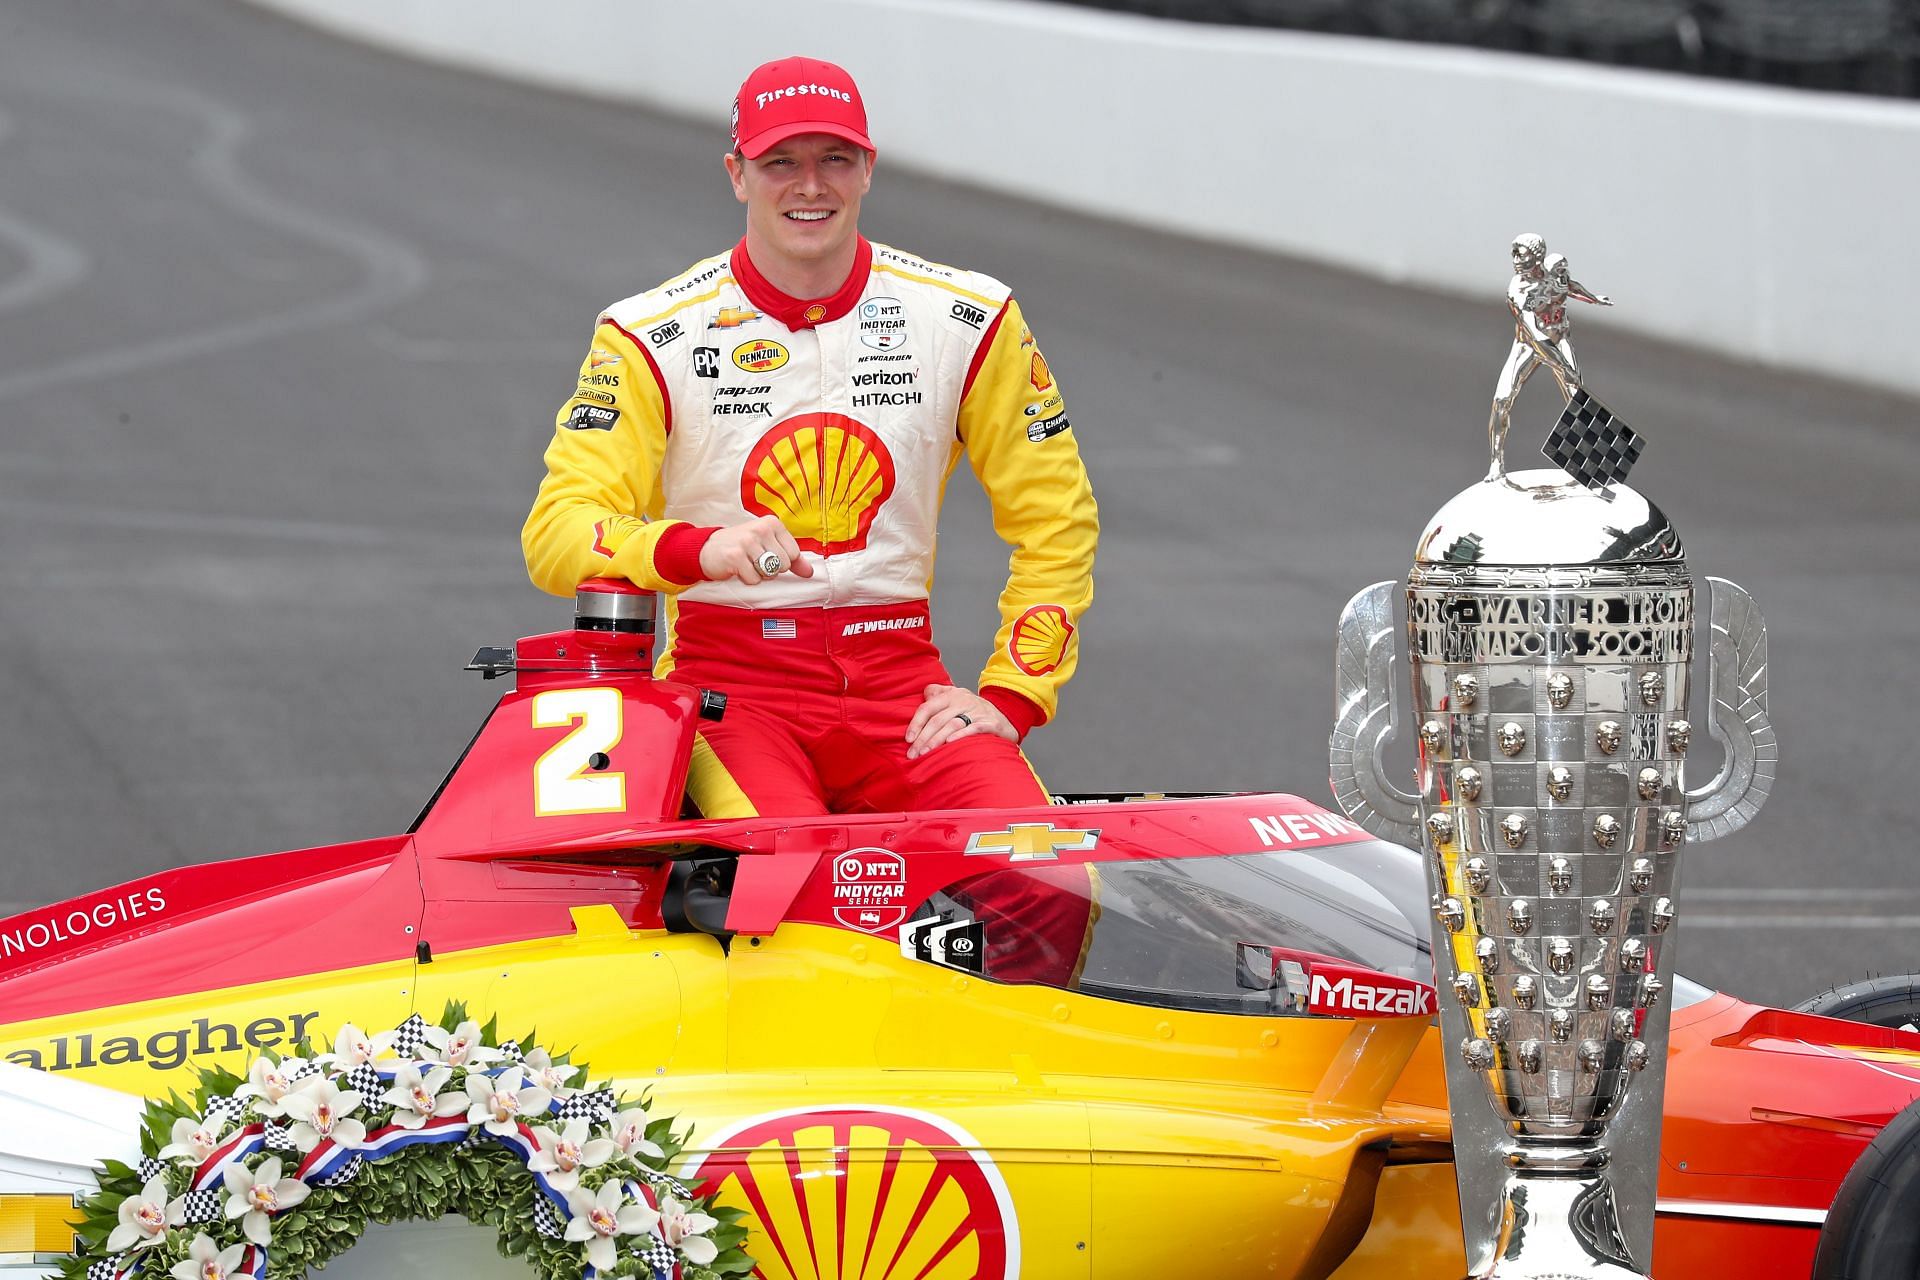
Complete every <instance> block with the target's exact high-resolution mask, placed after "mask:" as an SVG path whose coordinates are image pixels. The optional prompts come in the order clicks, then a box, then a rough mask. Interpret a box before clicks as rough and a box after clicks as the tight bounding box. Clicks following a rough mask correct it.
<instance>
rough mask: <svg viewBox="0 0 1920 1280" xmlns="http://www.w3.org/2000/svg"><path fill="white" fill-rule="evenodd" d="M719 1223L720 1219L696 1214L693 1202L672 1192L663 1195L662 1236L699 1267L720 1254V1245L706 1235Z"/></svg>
mask: <svg viewBox="0 0 1920 1280" xmlns="http://www.w3.org/2000/svg"><path fill="white" fill-rule="evenodd" d="M719 1225H720V1220H719V1219H718V1218H715V1217H713V1216H711V1215H710V1214H705V1213H696V1212H694V1209H693V1206H692V1205H689V1204H683V1203H682V1202H680V1201H678V1200H676V1199H674V1198H673V1197H672V1196H669V1195H663V1196H661V1197H660V1234H661V1236H662V1237H664V1238H665V1240H666V1242H667V1243H668V1244H670V1245H672V1246H673V1247H674V1248H676V1249H678V1250H679V1251H680V1252H681V1254H682V1255H683V1256H685V1258H686V1260H687V1261H688V1262H691V1263H692V1264H693V1265H694V1266H696V1267H704V1266H706V1265H707V1264H708V1263H709V1262H712V1261H713V1260H714V1259H715V1258H717V1257H719V1256H720V1246H719V1245H717V1244H715V1243H714V1242H713V1241H711V1240H709V1239H707V1237H706V1236H705V1235H704V1234H703V1233H704V1232H707V1231H711V1230H713V1228H715V1227H717V1226H719Z"/></svg>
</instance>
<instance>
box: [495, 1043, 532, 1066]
mask: <svg viewBox="0 0 1920 1280" xmlns="http://www.w3.org/2000/svg"><path fill="white" fill-rule="evenodd" d="M495 1047H496V1048H498V1049H499V1050H500V1057H501V1058H502V1059H503V1060H504V1061H507V1062H525V1061H526V1060H527V1055H526V1054H524V1053H522V1052H520V1042H519V1041H518V1040H505V1041H502V1042H501V1043H500V1044H499V1045H497V1046H495Z"/></svg>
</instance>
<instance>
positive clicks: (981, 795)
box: [522, 58, 1099, 955]
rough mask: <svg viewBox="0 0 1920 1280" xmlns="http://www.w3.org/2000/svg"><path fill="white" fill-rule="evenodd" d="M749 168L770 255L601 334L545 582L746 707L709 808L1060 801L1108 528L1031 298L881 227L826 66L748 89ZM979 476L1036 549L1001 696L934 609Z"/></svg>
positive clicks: (744, 171) (762, 71) (686, 288)
mask: <svg viewBox="0 0 1920 1280" xmlns="http://www.w3.org/2000/svg"><path fill="white" fill-rule="evenodd" d="M725 164H726V169H727V175H728V177H729V178H730V179H731V181H732V184H733V192H734V195H735V197H736V198H737V199H738V200H739V201H740V202H741V203H742V204H744V205H745V206H746V234H745V236H744V237H743V238H742V239H741V240H740V242H739V243H737V244H736V245H734V246H733V247H732V248H731V249H728V250H727V251H726V252H724V253H721V254H718V255H717V256H715V257H711V258H707V259H705V260H703V261H701V262H698V263H695V264H694V265H693V266H692V267H689V268H688V269H687V270H685V271H683V272H681V273H680V274H679V275H677V276H675V277H673V278H672V279H670V280H668V281H666V282H665V283H663V284H661V285H660V286H659V287H657V288H654V289H651V290H648V291H647V292H645V293H641V294H637V295H635V296H633V297H631V298H628V299H627V300H626V301H624V302H619V303H615V304H614V305H613V306H611V307H609V308H608V309H607V310H606V311H605V312H604V313H603V314H602V315H601V316H600V318H599V322H598V326H597V328H596V329H595V332H594V336H593V342H592V346H591V349H590V350H589V352H588V354H587V358H586V361H585V363H584V364H582V365H581V368H580V378H579V384H578V386H577V388H576V389H575V392H574V395H573V397H572V398H571V399H569V400H568V401H567V403H566V404H565V405H564V406H563V407H562V408H561V409H560V412H559V415H558V421H557V425H556V428H555V431H554V435H553V440H552V443H551V444H550V445H549V447H548V449H547V453H546V464H547V475H546V478H545V480H544V481H543V482H542V484H541V486H540V493H539V496H538V498H537V499H536V500H535V502H534V505H533V511H532V513H531V514H530V515H529V516H528V517H527V522H526V527H525V529H524V530H523V533H522V541H523V545H524V549H525V552H526V557H527V566H528V569H529V572H530V573H531V575H532V577H533V580H534V582H535V583H536V584H537V585H538V586H540V587H541V588H543V589H544V590H547V591H550V592H553V593H555V594H557V595H568V594H571V593H572V592H573V590H574V588H575V587H576V586H577V585H578V584H579V583H580V582H582V581H584V580H586V579H589V578H594V577H601V576H611V577H621V578H626V579H628V580H630V581H632V582H634V583H636V584H638V585H639V586H641V587H643V588H650V589H652V590H656V591H661V592H664V593H666V595H667V599H668V616H669V619H670V625H671V631H672V635H671V640H670V642H669V644H668V645H667V646H666V647H665V648H663V650H662V654H661V657H660V660H659V664H658V672H659V674H661V675H665V674H667V673H668V672H669V671H671V672H672V673H673V676H674V678H675V679H677V680H683V681H686V682H688V683H691V684H697V685H699V686H702V687H705V688H710V689H716V690H719V691H721V692H723V693H725V694H726V695H727V697H728V702H727V711H726V715H725V717H724V718H723V719H722V720H720V721H718V722H710V723H706V724H705V725H703V727H702V730H701V733H700V737H699V739H698V740H697V741H696V743H695V747H694V754H693V763H692V768H691V774H690V777H689V781H688V793H689V798H690V800H691V802H692V804H693V805H694V807H695V808H697V809H698V811H699V812H700V813H701V814H703V815H705V816H707V817H713V818H719V817H745V816H753V815H772V816H789V815H791V816H799V815H807V814H823V813H831V812H847V811H856V810H867V811H890V810H895V809H950V808H973V807H983V806H1006V805H1026V804H1044V803H1046V801H1047V796H1046V792H1045V790H1044V789H1043V788H1042V786H1041V784H1040V782H1039V781H1038V779H1037V778H1036V777H1035V775H1034V773H1033V770H1032V769H1031V767H1030V766H1029V765H1028V764H1027V762H1026V759H1025V757H1024V756H1023V754H1022V753H1021V751H1020V748H1019V743H1020V741H1021V740H1022V739H1023V738H1024V737H1025V735H1026V734H1027V732H1028V731H1029V730H1030V729H1032V728H1033V727H1034V726H1036V725H1038V724H1041V723H1043V722H1045V721H1046V720H1047V719H1049V718H1050V717H1051V716H1052V715H1053V713H1054V710H1055V707H1056V705H1057V699H1058V696H1059V690H1060V686H1061V685H1062V684H1064V683H1065V682H1066V681H1067V679H1068V677H1070V676H1071V675H1072V674H1073V670H1074V666H1075V663H1076V661H1077V659H1078V630H1077V628H1078V626H1079V620H1080V615H1081V613H1082V611H1084V610H1085V609H1086V607H1087V605H1088V603H1089V602H1090V600H1091V599H1092V595H1093V582H1092V570H1093V557H1094V545H1095V542H1096V540H1097V537H1098V528H1099V526H1098V518H1097V513H1096V511H1095V508H1094V501H1093V495H1092V491H1091V489H1090V488H1089V486H1088V483H1087V475H1086V470H1085V468H1084V467H1083V466H1082V464H1081V460H1080V453H1079V448H1078V446H1077V444H1076V443H1075V439H1074V436H1073V434H1072V433H1071V431H1070V430H1069V424H1068V420H1067V414H1066V409H1065V407H1064V405H1063V404H1062V402H1061V396H1060V388H1059V387H1058V386H1057V385H1056V384H1055V382H1054V379H1053V375H1052V373H1051V371H1050V370H1049V369H1048V367H1047V362H1046V360H1045V359H1044V358H1043V357H1042V356H1041V354H1040V350H1039V348H1038V347H1037V346H1036V345H1035V343H1034V339H1033V334H1032V333H1031V332H1030V331H1029V330H1028V328H1027V325H1026V323H1025V322H1024V320H1023V319H1022V318H1021V314H1020V307H1019V305H1018V304H1017V303H1015V302H1014V300H1013V299H1012V297H1011V295H1010V293H1009V291H1008V289H1007V287H1006V286H1005V285H1003V284H1001V283H1000V282H999V281H997V280H994V279H992V278H991V277H988V276H984V275H978V274H975V273H973V272H970V271H963V270H959V269H957V268H953V267H946V266H940V265H938V264H935V263H932V262H927V261H923V260H922V259H919V258H916V257H913V256H912V255H909V254H906V253H902V252H899V251H898V250H895V249H892V248H889V247H887V246H885V245H882V244H876V243H873V242H871V241H869V240H867V239H866V238H865V237H864V236H862V235H861V234H860V230H859V216H860V202H861V198H862V197H863V196H864V195H865V194H866V192H867V190H868V188H869V185H870V183H871V181H872V177H873V166H874V147H873V143H872V141H871V140H869V138H868V136H867V118H866V109H865V106H864V105H863V102H862V100H861V96H860V91H859V89H858V88H857V87H856V86H855V85H854V82H853V80H852V78H851V77H850V76H849V75H848V74H847V73H846V72H845V71H843V70H842V69H841V68H839V67H837V66H834V65H832V64H831V63H826V62H820V61H816V60H813V59H809V58H787V59H783V60H781V61H777V62H771V63H768V64H766V65H764V66H762V67H760V68H758V69H757V70H755V71H754V72H753V73H752V74H751V75H750V76H748V77H747V80H746V82H745V83H744V84H743V85H742V86H741V88H740V92H739V96H738V97H737V98H736V99H735V101H734V126H733V150H732V152H731V153H730V154H728V155H727V156H726V157H725ZM963 456H964V457H965V459H966V461H967V463H968V465H969V466H970V467H971V468H972V470H973V472H974V474H975V475H976V476H977V477H978V478H979V480H980V483H981V484H982V486H983V487H984V488H985V490H986V492H987V495H988V497H989V499H990V500H991V502H992V506H993V521H994V528H995V530H996V531H997V532H998V533H999V534H1000V536H1001V537H1002V538H1003V539H1005V540H1006V541H1007V542H1008V543H1009V544H1010V545H1011V547H1012V549H1013V550H1012V557H1011V561H1010V566H1009V574H1008V578H1007V584H1006V588H1005V590H1004V591H1003V592H1002V593H1001V596H1000V611H1001V622H1000V628H999V633H998V635H997V637H996V639H995V642H994V643H995V647H994V651H993V654H992V656H991V657H990V658H989V659H988V661H987V663H986V667H985V670H984V671H983V672H982V673H981V676H980V681H979V686H978V690H977V691H975V690H974V689H969V688H964V687H960V686H957V685H955V683H954V682H953V679H952V677H951V676H950V675H949V674H948V673H947V670H946V668H945V667H944V666H943V665H942V663H941V659H940V655H939V653H938V651H937V650H936V649H935V648H934V645H933V641H932V637H931V635H930V634H929V623H928V608H927V598H928V592H929V589H930V587H931V584H932V576H933V560H934V540H935V527H936V523H937V518H938V514H939V508H940V501H941V496H942V493H943V491H944V489H945V486H946V482H947V478H948V477H949V476H950V475H951V474H952V472H953V470H954V468H955V466H956V465H958V463H959V461H960V459H961V458H962V457H963ZM1078 918H1079V922H1080V923H1079V924H1078V926H1077V927H1078V929H1079V930H1080V931H1081V932H1084V929H1085V919H1086V903H1085V901H1084V900H1082V901H1081V902H1080V911H1079V917H1078ZM1060 941H1061V942H1063V943H1067V940H1066V939H1064V938H1063V939H1061V940H1060ZM1078 942H1079V938H1078V937H1076V938H1075V939H1073V940H1072V942H1071V943H1067V946H1066V948H1065V949H1066V951H1067V953H1068V954H1069V955H1071V954H1072V951H1073V950H1074V949H1075V945H1074V944H1077V943H1078Z"/></svg>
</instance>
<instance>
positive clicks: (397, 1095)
mask: <svg viewBox="0 0 1920 1280" xmlns="http://www.w3.org/2000/svg"><path fill="white" fill-rule="evenodd" d="M452 1078H453V1068H452V1067H434V1068H432V1069H431V1070H429V1071H428V1072H427V1073H426V1074H425V1075H424V1076H423V1075H421V1074H420V1068H418V1067H416V1066H405V1067H401V1068H400V1070H398V1071H396V1072H395V1073H394V1076H393V1088H391V1089H389V1090H387V1091H386V1092H385V1093H383V1094H381V1095H380V1101H382V1102H385V1103H389V1104H391V1105H392V1107H393V1122H394V1123H395V1124H397V1125H399V1126H400V1127H401V1128H402V1129H418V1128H420V1127H421V1126H422V1125H424V1124H426V1122H427V1121H428V1120H431V1119H433V1118H434V1117H436V1116H454V1115H459V1114H460V1113H461V1112H462V1111H465V1110H466V1109H467V1108H468V1107H470V1106H472V1105H473V1099H472V1098H471V1097H469V1096H468V1095H467V1093H466V1092H465V1091H464V1090H461V1089H451V1090H448V1091H447V1092H446V1093H442V1092H440V1091H441V1090H442V1089H445V1088H446V1087H447V1081H449V1080H451V1079H452Z"/></svg>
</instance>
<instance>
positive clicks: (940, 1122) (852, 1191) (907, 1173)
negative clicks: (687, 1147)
mask: <svg viewBox="0 0 1920 1280" xmlns="http://www.w3.org/2000/svg"><path fill="white" fill-rule="evenodd" d="M823 1174H827V1175H830V1176H829V1177H828V1178H827V1179H825V1180H824V1182H823V1181H822V1180H821V1175H823ZM696 1175H697V1176H698V1177H699V1178H700V1179H701V1180H703V1181H705V1182H706V1183H707V1184H708V1185H709V1186H711V1187H712V1188H714V1190H715V1191H716V1192H717V1193H718V1195H719V1198H720V1201H721V1203H723V1204H727V1205H730V1206H733V1207H735V1208H740V1209H744V1210H746V1216H745V1217H743V1218H742V1219H741V1225H743V1226H745V1227H746V1228H747V1229H748V1231H749V1232H750V1233H751V1234H749V1235H748V1237H747V1240H746V1245H745V1247H746V1248H747V1250H748V1251H749V1252H751V1253H752V1254H753V1256H754V1257H755V1258H756V1259H757V1260H758V1261H759V1264H760V1265H759V1267H758V1268H757V1269H756V1271H755V1274H756V1275H760V1276H764V1277H766V1280H797V1278H798V1277H802V1276H805V1277H813V1276H849V1277H850V1276H861V1277H865V1280H909V1278H912V1277H938V1276H954V1277H959V1276H965V1277H968V1278H969V1280H1014V1277H1016V1276H1018V1275H1019V1274H1020V1222H1019V1219H1018V1217H1016V1216H1015V1213H1014V1207H1013V1197H1012V1196H1011V1195H1010V1194H1009V1193H1008V1191H1007V1183H1006V1179H1005V1178H1004V1177H1002V1176H1001V1173H1000V1170H999V1168H998V1166H996V1165H995V1164H994V1161H993V1157H992V1156H990V1155H989V1154H988V1153H987V1151H986V1149H985V1147H984V1146H983V1145H982V1144H981V1143H980V1142H979V1141H978V1140H977V1139H975V1138H974V1137H973V1136H972V1135H971V1134H969V1133H967V1132H966V1131H965V1130H963V1129H961V1128H960V1127H959V1126H958V1125H955V1124H954V1123H953V1122H952V1121H951V1120H948V1119H946V1118H945V1117H943V1116H936V1115H933V1114H931V1113H929V1112H925V1111H909V1110H907V1109H905V1108H900V1107H880V1106H861V1105H850V1106H845V1107H814V1108H805V1109H801V1110H796V1111H778V1112H773V1113H771V1114H763V1115H758V1116H754V1117H752V1118H751V1119H748V1120H745V1121H743V1122H741V1123H740V1124H738V1125H735V1126H733V1127H732V1128H730V1129H725V1130H722V1131H721V1132H720V1133H718V1134H716V1135H715V1136H714V1138H713V1139H712V1145H711V1148H710V1151H709V1153H708V1154H706V1155H703V1156H700V1157H697V1158H696V1159H695V1160H694V1161H693V1162H692V1163H690V1164H689V1165H688V1166H687V1167H686V1169H684V1170H683V1171H682V1172H681V1173H680V1175H679V1176H680V1178H681V1179H682V1180H683V1181H685V1182H688V1183H691V1182H693V1181H694V1179H695V1177H696ZM823 1185H830V1186H831V1187H832V1190H831V1191H828V1192H827V1193H826V1194H824V1195H823V1194H818V1193H817V1188H819V1187H821V1186H823ZM905 1208H910V1209H911V1211H910V1212H903V1211H902V1210H903V1209H905ZM816 1215H817V1216H816Z"/></svg>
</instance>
